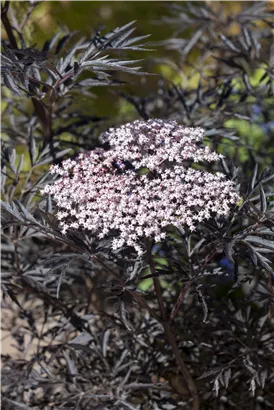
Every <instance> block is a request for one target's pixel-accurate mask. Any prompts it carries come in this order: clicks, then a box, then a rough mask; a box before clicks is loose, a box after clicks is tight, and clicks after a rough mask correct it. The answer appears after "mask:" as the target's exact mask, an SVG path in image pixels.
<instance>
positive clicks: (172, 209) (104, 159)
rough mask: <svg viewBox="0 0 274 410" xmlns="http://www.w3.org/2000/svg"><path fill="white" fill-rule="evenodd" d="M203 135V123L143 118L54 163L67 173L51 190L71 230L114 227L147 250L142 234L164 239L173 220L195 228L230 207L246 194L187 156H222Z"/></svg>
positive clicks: (119, 242)
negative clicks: (202, 143)
mask: <svg viewBox="0 0 274 410" xmlns="http://www.w3.org/2000/svg"><path fill="white" fill-rule="evenodd" d="M202 138H203V130H202V129H201V128H185V127H182V126H180V125H178V124H177V123H176V122H174V121H164V120H159V119H152V120H149V121H146V122H145V121H135V122H133V123H129V124H126V125H123V126H122V127H120V128H117V129H110V130H109V131H108V132H106V133H105V134H103V135H102V141H103V142H107V143H108V144H109V146H110V149H109V150H103V149H96V150H94V151H91V152H89V153H87V154H80V155H79V157H78V158H77V160H75V161H72V160H66V161H63V163H62V165H61V166H52V168H51V172H52V173H55V174H57V175H59V176H60V178H59V179H58V180H57V181H56V182H54V183H53V184H52V185H47V186H46V187H45V189H44V190H43V193H44V194H51V195H52V196H53V198H54V200H55V201H56V203H57V206H58V208H59V212H58V214H57V217H58V219H59V220H60V221H61V222H60V223H61V226H62V231H63V233H64V234H65V233H66V231H67V229H68V228H74V229H85V230H87V231H90V232H91V234H92V235H94V236H96V237H98V238H104V237H105V236H107V235H108V234H109V233H112V234H115V239H114V240H113V242H112V247H113V249H118V248H120V247H122V246H124V245H127V246H132V247H134V248H135V250H136V251H137V252H138V253H139V254H141V253H142V252H143V250H142V246H141V244H142V240H143V239H144V238H146V237H147V238H153V239H154V240H155V241H156V242H157V241H161V240H162V239H164V238H165V237H166V230H165V228H166V227H167V226H168V225H173V226H176V227H178V228H179V229H180V227H181V226H182V225H186V226H188V227H189V229H190V230H191V231H193V230H195V227H196V226H197V224H198V223H199V222H201V221H203V220H204V219H209V218H210V217H211V216H213V215H217V216H218V215H226V214H227V213H228V212H229V209H230V207H231V205H233V204H235V203H236V202H237V201H238V200H239V196H238V195H237V193H236V191H235V187H234V184H233V183H232V182H231V181H228V180H226V178H225V176H224V175H223V174H222V173H216V174H211V173H209V172H205V171H199V170H195V169H193V168H191V167H186V166H185V164H184V161H186V160H187V161H189V160H191V161H194V162H200V161H216V160H218V159H219V158H220V155H218V154H217V153H215V152H211V151H210V149H209V148H208V147H204V148H200V147H198V146H197V143H198V142H199V141H201V140H202ZM126 164H130V165H131V166H130V167H128V166H126ZM128 168H130V169H128ZM141 168H146V173H145V174H143V173H142V172H140V169H141Z"/></svg>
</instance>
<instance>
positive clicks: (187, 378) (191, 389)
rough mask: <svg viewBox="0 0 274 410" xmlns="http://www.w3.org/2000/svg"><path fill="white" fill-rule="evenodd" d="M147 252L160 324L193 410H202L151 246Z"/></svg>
mask: <svg viewBox="0 0 274 410" xmlns="http://www.w3.org/2000/svg"><path fill="white" fill-rule="evenodd" d="M147 252H148V263H149V266H150V270H151V274H152V276H153V283H154V288H155V293H156V297H157V300H158V304H159V308H160V312H161V320H160V323H161V324H162V326H163V328H164V331H165V334H166V337H167V340H168V342H169V344H170V346H171V348H172V351H173V354H174V356H175V359H176V361H177V364H178V367H179V369H180V371H181V373H182V376H183V377H184V379H185V381H186V383H187V387H188V390H189V392H190V394H191V396H192V398H193V406H192V410H199V409H200V400H199V396H198V391H197V387H196V384H195V382H194V380H193V378H192V376H191V374H190V373H189V370H188V368H187V365H186V364H185V362H184V360H183V358H182V356H181V353H180V351H179V348H178V345H177V342H176V337H175V335H174V333H173V330H172V326H171V323H170V321H169V319H168V316H167V311H166V308H165V303H164V299H163V295H162V290H161V285H160V281H159V279H158V277H157V276H156V271H155V264H154V260H153V256H152V253H151V246H148V248H147Z"/></svg>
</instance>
